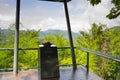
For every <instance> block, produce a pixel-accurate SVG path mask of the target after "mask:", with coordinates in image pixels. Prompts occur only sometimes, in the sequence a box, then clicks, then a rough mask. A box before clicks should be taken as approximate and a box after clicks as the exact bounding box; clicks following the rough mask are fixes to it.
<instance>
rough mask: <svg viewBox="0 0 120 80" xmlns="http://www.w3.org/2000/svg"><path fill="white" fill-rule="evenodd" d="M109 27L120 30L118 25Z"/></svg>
mask: <svg viewBox="0 0 120 80" xmlns="http://www.w3.org/2000/svg"><path fill="white" fill-rule="evenodd" d="M110 29H117V30H120V26H115V27H112V28H110Z"/></svg>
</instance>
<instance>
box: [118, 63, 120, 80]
mask: <svg viewBox="0 0 120 80" xmlns="http://www.w3.org/2000/svg"><path fill="white" fill-rule="evenodd" d="M118 65H119V75H118V76H119V77H118V80H120V62H119V63H118Z"/></svg>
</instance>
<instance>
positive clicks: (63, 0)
mask: <svg viewBox="0 0 120 80" xmlns="http://www.w3.org/2000/svg"><path fill="white" fill-rule="evenodd" d="M43 1H54V2H64V8H65V14H66V21H67V28H68V35H69V41H70V49H71V55H72V63H73V70H75V69H76V68H77V66H76V59H75V53H74V47H73V40H72V33H71V26H70V19H69V13H68V6H67V2H69V1H71V0H43ZM19 23H20V0H17V1H16V27H15V43H14V70H13V73H14V74H17V73H18V54H19Z"/></svg>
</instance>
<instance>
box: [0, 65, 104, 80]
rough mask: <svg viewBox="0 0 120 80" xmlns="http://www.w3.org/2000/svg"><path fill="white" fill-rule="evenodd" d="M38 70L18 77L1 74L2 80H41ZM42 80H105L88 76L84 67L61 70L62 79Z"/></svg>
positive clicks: (20, 74) (6, 73)
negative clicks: (74, 69)
mask: <svg viewBox="0 0 120 80" xmlns="http://www.w3.org/2000/svg"><path fill="white" fill-rule="evenodd" d="M39 75H40V74H38V71H37V70H29V71H21V72H19V73H18V76H15V75H13V73H12V72H1V73H0V80H41V79H40V78H39V77H40V76H39ZM42 80H103V79H102V78H100V77H99V76H97V75H96V74H94V73H92V72H89V75H87V74H86V69H85V68H84V67H82V66H81V67H78V68H77V70H76V71H73V70H72V68H71V67H69V68H60V78H59V79H58V78H48V79H42Z"/></svg>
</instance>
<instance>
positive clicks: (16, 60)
mask: <svg viewBox="0 0 120 80" xmlns="http://www.w3.org/2000/svg"><path fill="white" fill-rule="evenodd" d="M19 21H20V0H16V25H15V42H14V64H13V74H15V75H16V74H17V73H18V51H19Z"/></svg>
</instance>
